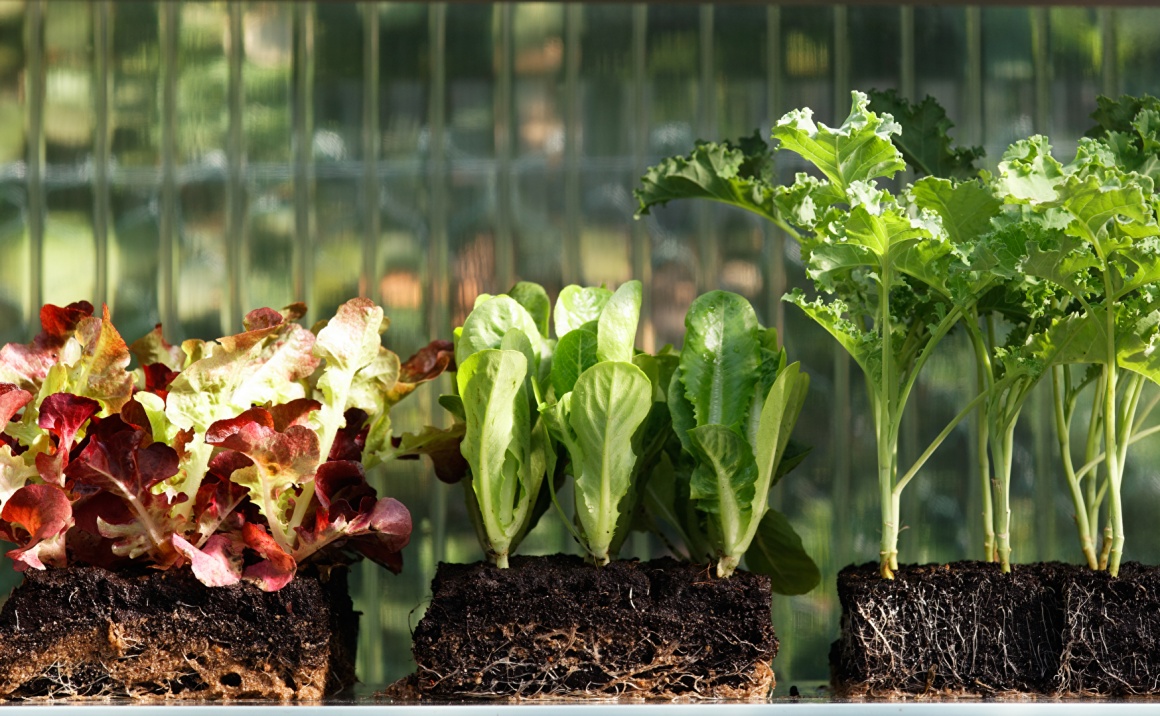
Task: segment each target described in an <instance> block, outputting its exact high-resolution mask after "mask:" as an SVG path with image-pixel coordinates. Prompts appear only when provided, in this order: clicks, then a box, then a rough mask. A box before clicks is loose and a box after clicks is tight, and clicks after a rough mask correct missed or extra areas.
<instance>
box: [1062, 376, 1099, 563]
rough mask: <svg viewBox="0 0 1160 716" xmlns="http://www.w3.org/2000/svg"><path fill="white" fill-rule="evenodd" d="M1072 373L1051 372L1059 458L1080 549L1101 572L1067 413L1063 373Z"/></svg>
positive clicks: (1088, 560)
mask: <svg viewBox="0 0 1160 716" xmlns="http://www.w3.org/2000/svg"><path fill="white" fill-rule="evenodd" d="M1064 370H1068V368H1067V366H1052V368H1051V395H1052V398H1053V399H1054V401H1053V402H1054V404H1055V436H1056V439H1057V440H1058V441H1059V455H1060V457H1061V458H1062V459H1063V474H1064V477H1066V478H1067V486H1068V488H1069V489H1070V491H1071V502H1072V506H1073V507H1074V509H1075V527H1076V530H1077V531H1078V532H1079V546H1080V550H1081V551H1082V552H1083V556H1084V559H1085V560H1087V563H1088V567H1089V568H1091V569H1098V568H1099V561H1098V560H1097V559H1096V550H1095V544H1094V542H1093V540H1092V533H1091V526H1090V522H1089V521H1088V508H1087V504H1086V503H1085V501H1084V496H1083V491H1082V490H1081V489H1080V482H1079V481H1080V479H1081V476H1077V475H1076V472H1075V467H1074V466H1073V465H1072V461H1071V434H1070V431H1069V427H1070V425H1069V424H1068V420H1067V418H1066V415H1065V413H1064V402H1065V399H1066V396H1065V395H1064V394H1063V390H1064V388H1063V386H1062V385H1061V379H1060V373H1061V371H1064Z"/></svg>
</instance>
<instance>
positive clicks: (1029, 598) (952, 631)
mask: <svg viewBox="0 0 1160 716" xmlns="http://www.w3.org/2000/svg"><path fill="white" fill-rule="evenodd" d="M1072 571H1073V569H1072V568H1071V567H1069V566H1067V565H1061V564H1055V563H1049V564H1037V565H1015V566H1014V568H1013V571H1012V573H1011V574H1003V573H1001V572H1000V571H999V565H997V564H984V563H981V562H957V563H954V564H950V565H927V566H910V565H904V566H903V567H902V568H901V569H899V570H897V572H896V573H895V578H894V579H893V580H887V579H882V578H881V577H880V576H879V572H878V564H877V563H872V564H865V565H861V566H851V567H847V568H845V569H843V570H842V571H841V572H840V573H839V574H838V597H839V599H840V600H841V604H842V630H841V635H840V637H839V639H838V641H837V642H835V643H834V645H833V647H832V649H831V651H830V666H831V669H832V673H833V680H834V686H835V688H836V690H837V691H838V692H839V693H841V694H844V695H848V696H859V695H866V696H887V697H888V696H899V695H914V694H928V695H939V696H960V695H963V696H970V695H976V696H986V695H993V694H1002V693H1004V692H1032V693H1051V692H1054V691H1056V684H1055V681H1056V677H1057V673H1058V671H1059V665H1060V654H1061V651H1062V645H1061V641H1062V634H1063V628H1064V625H1063V600H1064V597H1063V582H1064V581H1065V580H1066V575H1068V574H1069V573H1071V572H1072ZM1158 621H1160V618H1158Z"/></svg>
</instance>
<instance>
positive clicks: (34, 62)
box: [24, 0, 47, 327]
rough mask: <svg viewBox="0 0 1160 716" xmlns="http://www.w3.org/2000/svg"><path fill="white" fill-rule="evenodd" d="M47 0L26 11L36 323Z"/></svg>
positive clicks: (31, 293)
mask: <svg viewBox="0 0 1160 716" xmlns="http://www.w3.org/2000/svg"><path fill="white" fill-rule="evenodd" d="M44 13H45V3H44V0H31V2H29V4H28V6H27V9H26V11H25V15H24V32H25V38H24V46H25V48H26V52H27V65H26V72H27V77H28V80H27V89H26V92H27V97H28V105H27V106H28V134H27V136H26V138H25V141H26V142H27V147H26V154H25V161H26V162H27V166H28V169H27V172H28V173H27V178H26V179H25V182H26V186H27V187H28V209H27V210H28V289H27V293H26V299H25V300H26V301H27V303H26V304H25V306H24V315H25V321H26V323H27V325H28V326H30V327H31V326H35V325H36V323H37V321H38V316H39V315H40V306H41V304H42V303H44V226H45V222H46V221H47V197H46V195H45V189H44V94H45V67H44V64H45V52H44Z"/></svg>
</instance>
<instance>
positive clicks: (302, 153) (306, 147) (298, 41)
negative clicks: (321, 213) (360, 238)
mask: <svg viewBox="0 0 1160 716" xmlns="http://www.w3.org/2000/svg"><path fill="white" fill-rule="evenodd" d="M294 11H295V32H294V66H295V77H294V87H295V92H294V108H293V112H294V120H293V125H294V228H295V241H294V295H295V296H298V297H300V298H301V299H302V300H303V301H305V302H306V305H307V306H308V307H309V309H310V312H309V313H308V314H307V315H308V317H309V316H313V315H314V311H315V310H317V307H316V306H315V305H314V300H313V298H314V293H313V286H314V247H315V243H316V241H317V235H318V231H317V226H316V216H315V209H314V202H315V168H314V4H313V3H301V4H298V5H295V6H294Z"/></svg>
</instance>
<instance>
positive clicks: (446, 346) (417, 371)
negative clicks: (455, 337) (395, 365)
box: [399, 339, 455, 384]
mask: <svg viewBox="0 0 1160 716" xmlns="http://www.w3.org/2000/svg"><path fill="white" fill-rule="evenodd" d="M449 370H455V344H454V343H452V342H451V341H445V340H439V339H436V340H433V341H431V342H430V343H428V344H427V345H425V346H423V347H422V348H420V349H419V351H418V352H417V353H416V354H415V355H413V356H411V357H410V358H408V359H407V361H406V362H405V363H403V364H402V365H401V366H399V382H400V383H413V384H419V383H425V382H427V381H429V380H434V379H435V378H437V377H439V375H440V374H442V373H443V372H444V371H449Z"/></svg>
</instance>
